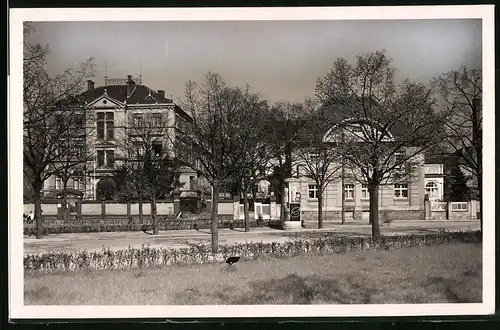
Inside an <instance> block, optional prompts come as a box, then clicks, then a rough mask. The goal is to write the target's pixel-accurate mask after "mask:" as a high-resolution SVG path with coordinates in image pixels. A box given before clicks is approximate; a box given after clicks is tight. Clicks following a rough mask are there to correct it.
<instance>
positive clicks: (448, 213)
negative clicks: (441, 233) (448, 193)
mask: <svg viewBox="0 0 500 330" xmlns="http://www.w3.org/2000/svg"><path fill="white" fill-rule="evenodd" d="M446 203H447V204H446V219H447V220H450V219H451V218H452V217H453V210H452V208H451V204H452V202H446Z"/></svg>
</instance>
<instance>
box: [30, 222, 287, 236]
mask: <svg viewBox="0 0 500 330" xmlns="http://www.w3.org/2000/svg"><path fill="white" fill-rule="evenodd" d="M110 222H111V223H110ZM158 227H159V230H161V231H167V230H190V229H194V230H196V229H210V228H211V227H212V224H211V221H210V219H196V220H188V219H168V220H164V219H161V220H160V221H159V222H158ZM244 227H245V221H244V220H234V221H228V220H225V221H219V228H229V229H233V228H244ZM250 227H273V228H281V222H280V221H279V220H276V221H269V220H261V221H259V220H257V221H250ZM147 230H153V224H152V222H151V221H148V222H145V223H136V222H131V223H126V222H122V223H112V221H109V222H108V223H107V222H106V221H102V222H101V221H92V222H90V221H89V222H76V223H69V224H65V225H48V226H44V227H43V228H42V235H51V234H69V233H99V232H123V231H147ZM23 232H24V235H27V236H31V235H35V234H36V227H35V226H34V225H30V226H24V231H23Z"/></svg>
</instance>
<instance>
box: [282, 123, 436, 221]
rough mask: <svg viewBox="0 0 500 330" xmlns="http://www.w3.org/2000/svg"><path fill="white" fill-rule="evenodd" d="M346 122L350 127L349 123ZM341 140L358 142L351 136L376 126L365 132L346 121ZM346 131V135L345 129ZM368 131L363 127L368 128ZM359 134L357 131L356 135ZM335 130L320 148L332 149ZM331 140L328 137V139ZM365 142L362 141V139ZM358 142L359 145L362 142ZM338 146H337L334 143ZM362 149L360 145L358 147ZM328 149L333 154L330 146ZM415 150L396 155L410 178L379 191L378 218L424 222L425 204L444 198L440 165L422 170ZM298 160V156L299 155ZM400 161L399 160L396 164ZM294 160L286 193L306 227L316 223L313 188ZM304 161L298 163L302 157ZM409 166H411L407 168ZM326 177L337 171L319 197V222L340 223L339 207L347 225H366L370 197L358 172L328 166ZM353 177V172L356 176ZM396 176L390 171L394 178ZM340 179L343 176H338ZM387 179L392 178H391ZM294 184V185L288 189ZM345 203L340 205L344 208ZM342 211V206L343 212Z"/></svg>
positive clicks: (388, 183) (384, 185)
mask: <svg viewBox="0 0 500 330" xmlns="http://www.w3.org/2000/svg"><path fill="white" fill-rule="evenodd" d="M349 121H351V122H350V123H349ZM344 122H345V123H346V124H345V125H344V128H343V129H339V130H338V132H340V130H344V133H342V134H343V136H345V135H346V134H350V135H352V137H351V138H356V139H357V138H358V136H356V135H355V134H362V133H360V132H366V131H371V132H373V130H374V129H375V130H376V129H377V127H379V126H377V125H374V126H371V127H370V128H362V126H364V125H372V123H367V122H366V120H365V121H364V122H358V120H352V119H346V120H345V121H344ZM346 127H348V129H347V128H346ZM367 127H368V126H367ZM358 128H362V129H359V130H358ZM334 131H335V130H334V129H333V128H332V129H330V130H329V131H328V132H326V133H324V136H323V138H322V141H323V143H333V142H335V141H334V139H335V138H334V134H337V133H334V134H333V133H332V132H334ZM400 131H401V128H397V129H393V131H392V132H388V133H387V141H386V142H387V143H392V142H393V141H396V139H397V137H396V135H397V134H400V133H399V132H400ZM356 132H358V133H356ZM332 134H333V135H332ZM363 139H364V138H363ZM363 139H360V140H359V141H362V140H363ZM336 142H339V141H336ZM360 143H361V142H360ZM332 148H335V147H334V146H333V144H332ZM416 151H418V149H415V148H413V147H410V146H408V147H406V148H402V149H401V150H400V151H399V152H397V153H395V154H394V156H391V158H392V157H394V158H393V159H394V160H391V161H394V164H399V163H401V164H402V165H400V166H399V167H397V169H401V166H408V171H407V172H410V169H409V166H411V173H408V174H405V175H403V176H400V177H401V178H400V179H393V178H392V177H390V178H387V179H386V180H384V182H383V183H382V184H381V185H380V186H379V191H378V208H379V212H380V213H384V214H385V215H386V217H387V218H392V219H398V220H402V219H403V220H405V219H424V217H425V215H424V213H425V203H424V201H425V200H426V199H427V198H428V199H430V200H442V199H443V192H444V172H443V164H426V163H425V158H424V155H423V153H419V152H416ZM302 154H303V153H302ZM398 157H402V158H401V159H402V160H405V161H401V160H399V161H398V160H396V159H397V158H398ZM300 158H301V157H299V158H298V160H297V161H296V164H295V166H294V167H295V168H297V170H296V173H295V178H294V180H291V181H290V182H291V186H292V187H290V191H289V192H288V201H289V203H300V210H301V214H302V218H303V219H304V220H306V221H315V220H317V219H318V189H319V187H318V185H317V184H316V182H315V181H314V180H313V179H312V177H314V176H311V172H310V171H311V170H308V169H307V168H308V167H307V166H305V165H303V163H304V162H307V161H304V160H301V159H300ZM302 158H303V157H302ZM410 164H411V165H410ZM329 168H330V172H332V171H336V173H337V174H336V175H334V176H333V177H332V180H331V181H330V182H329V183H328V184H327V185H326V187H325V189H324V191H323V196H322V197H323V205H322V207H323V214H324V219H325V220H326V221H328V220H334V221H338V220H340V219H341V217H342V207H344V211H345V218H346V220H348V221H349V220H366V221H368V219H369V207H370V200H369V197H370V196H369V191H368V186H367V185H366V184H364V183H363V182H360V181H361V180H360V179H361V177H362V176H361V175H360V173H359V171H358V170H357V169H349V168H347V169H345V170H344V171H340V170H339V169H340V168H341V164H340V162H336V161H334V162H332V163H331V164H330V165H329ZM356 171H358V172H356ZM396 171H397V170H394V173H396ZM342 173H344V174H343V175H342ZM391 176H392V174H391ZM292 183H293V184H292ZM342 198H344V201H342ZM343 202H344V203H343ZM343 205H344V206H343Z"/></svg>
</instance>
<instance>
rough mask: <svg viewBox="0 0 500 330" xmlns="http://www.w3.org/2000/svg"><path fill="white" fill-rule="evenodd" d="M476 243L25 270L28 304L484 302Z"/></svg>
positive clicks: (25, 293)
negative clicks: (79, 269) (201, 262)
mask: <svg viewBox="0 0 500 330" xmlns="http://www.w3.org/2000/svg"><path fill="white" fill-rule="evenodd" d="M481 260H482V257H481V245H480V244H450V245H440V246H429V247H418V248H403V249H399V250H395V251H376V252H348V253H343V254H332V255H323V256H302V257H294V258H282V259H280V258H278V259H276V258H269V259H262V260H255V261H246V260H241V261H240V262H239V263H237V264H235V265H234V266H232V267H228V266H227V265H225V264H208V265H192V266H177V265H176V266H168V267H161V268H148V269H133V270H126V271H91V272H79V273H52V274H48V273H46V274H43V273H38V274H37V273H30V274H26V275H25V292H24V299H25V304H27V305H33V304H38V305H40V304H41V305H48V304H51V305H53V304H56V305H57V304H64V305H80V304H82V305H83V304H85V305H89V304H90V305H101V304H110V305H132V304H133V305H135V304H138V305H153V304H158V305H181V304H194V305H203V304H210V305H214V304H236V305H238V304H244V305H247V304H369V303H372V304H376V303H400V304H401V303H467V302H476V303H477V302H481V301H482V261H481Z"/></svg>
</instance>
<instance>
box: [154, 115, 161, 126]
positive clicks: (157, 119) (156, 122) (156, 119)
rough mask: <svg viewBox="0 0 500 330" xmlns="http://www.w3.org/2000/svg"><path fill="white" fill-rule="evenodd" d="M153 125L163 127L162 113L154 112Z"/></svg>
mask: <svg viewBox="0 0 500 330" xmlns="http://www.w3.org/2000/svg"><path fill="white" fill-rule="evenodd" d="M153 126H154V127H161V126H162V120H161V113H154V114H153Z"/></svg>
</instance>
